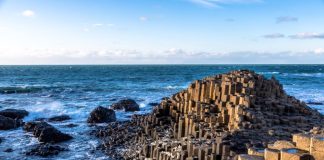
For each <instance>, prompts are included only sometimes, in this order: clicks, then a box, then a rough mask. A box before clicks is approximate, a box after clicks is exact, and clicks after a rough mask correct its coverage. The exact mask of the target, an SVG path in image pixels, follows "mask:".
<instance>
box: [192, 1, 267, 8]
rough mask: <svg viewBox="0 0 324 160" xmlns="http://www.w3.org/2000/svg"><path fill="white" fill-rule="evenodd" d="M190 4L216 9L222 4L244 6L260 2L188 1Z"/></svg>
mask: <svg viewBox="0 0 324 160" xmlns="http://www.w3.org/2000/svg"><path fill="white" fill-rule="evenodd" d="M188 1H190V2H192V3H195V4H198V5H201V6H205V7H216V6H219V5H222V4H244V3H245V4H246V3H259V2H262V0H188Z"/></svg>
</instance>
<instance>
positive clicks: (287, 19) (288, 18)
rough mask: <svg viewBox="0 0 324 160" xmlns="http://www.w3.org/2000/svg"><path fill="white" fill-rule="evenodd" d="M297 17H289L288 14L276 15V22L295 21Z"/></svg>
mask: <svg viewBox="0 0 324 160" xmlns="http://www.w3.org/2000/svg"><path fill="white" fill-rule="evenodd" d="M297 21H298V18H297V17H290V16H281V17H277V19H276V22H277V23H284V22H297Z"/></svg>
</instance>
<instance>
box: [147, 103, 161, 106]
mask: <svg viewBox="0 0 324 160" xmlns="http://www.w3.org/2000/svg"><path fill="white" fill-rule="evenodd" d="M148 105H150V106H157V105H159V103H154V102H152V103H149V104H148Z"/></svg>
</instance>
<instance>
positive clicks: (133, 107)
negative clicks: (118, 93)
mask: <svg viewBox="0 0 324 160" xmlns="http://www.w3.org/2000/svg"><path fill="white" fill-rule="evenodd" d="M110 108H111V109H113V110H125V112H134V111H139V110H140V108H139V105H138V104H137V103H136V102H135V101H134V100H132V99H124V100H120V101H118V102H117V103H114V104H112V105H111V106H110Z"/></svg>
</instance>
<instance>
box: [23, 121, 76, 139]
mask: <svg viewBox="0 0 324 160" xmlns="http://www.w3.org/2000/svg"><path fill="white" fill-rule="evenodd" d="M23 128H24V130H26V131H27V132H33V135H34V136H35V137H37V138H38V141H40V142H44V143H57V142H63V141H67V140H70V139H72V137H71V136H70V135H68V134H65V133H62V132H61V131H59V130H57V129H56V128H54V127H53V126H52V125H50V124H48V123H46V122H28V123H26V124H25V125H24V127H23Z"/></svg>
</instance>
